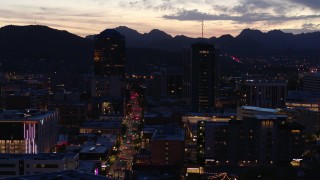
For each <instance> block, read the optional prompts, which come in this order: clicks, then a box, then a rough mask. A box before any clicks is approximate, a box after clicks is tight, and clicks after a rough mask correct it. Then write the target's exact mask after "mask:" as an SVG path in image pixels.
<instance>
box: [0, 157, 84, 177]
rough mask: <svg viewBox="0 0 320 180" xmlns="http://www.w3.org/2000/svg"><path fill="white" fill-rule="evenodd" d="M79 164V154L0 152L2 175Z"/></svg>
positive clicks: (29, 172) (0, 170) (38, 171)
mask: <svg viewBox="0 0 320 180" xmlns="http://www.w3.org/2000/svg"><path fill="white" fill-rule="evenodd" d="M78 166H79V154H74V153H73V154H50V153H41V154H0V177H9V176H22V175H30V174H39V173H48V172H55V171H63V170H74V169H77V168H78Z"/></svg>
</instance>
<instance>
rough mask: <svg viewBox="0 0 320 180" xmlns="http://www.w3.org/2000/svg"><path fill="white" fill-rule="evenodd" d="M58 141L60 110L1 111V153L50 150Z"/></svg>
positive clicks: (31, 152) (30, 152)
mask: <svg viewBox="0 0 320 180" xmlns="http://www.w3.org/2000/svg"><path fill="white" fill-rule="evenodd" d="M57 141H58V112H55V111H42V112H39V111H37V110H25V111H16V110H11V111H3V112H2V113H0V153H10V154H18V153H29V154H33V153H40V152H50V150H51V149H52V148H54V146H55V144H56V143H57Z"/></svg>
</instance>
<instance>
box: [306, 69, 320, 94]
mask: <svg viewBox="0 0 320 180" xmlns="http://www.w3.org/2000/svg"><path fill="white" fill-rule="evenodd" d="M303 90H306V91H316V92H319V91H320V73H315V74H309V75H307V76H304V77H303Z"/></svg>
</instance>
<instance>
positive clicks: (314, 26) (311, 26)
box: [301, 23, 320, 30]
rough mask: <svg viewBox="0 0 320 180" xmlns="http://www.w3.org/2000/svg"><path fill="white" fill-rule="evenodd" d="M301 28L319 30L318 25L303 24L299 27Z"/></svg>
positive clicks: (319, 26) (319, 25)
mask: <svg viewBox="0 0 320 180" xmlns="http://www.w3.org/2000/svg"><path fill="white" fill-rule="evenodd" d="M301 28H303V29H308V30H317V29H319V28H320V24H313V23H305V24H303V25H302V26H301Z"/></svg>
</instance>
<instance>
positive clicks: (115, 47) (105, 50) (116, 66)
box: [94, 29, 125, 77]
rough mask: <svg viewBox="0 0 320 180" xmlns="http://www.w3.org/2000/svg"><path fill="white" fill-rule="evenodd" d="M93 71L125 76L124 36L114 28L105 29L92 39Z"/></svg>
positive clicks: (105, 74)
mask: <svg viewBox="0 0 320 180" xmlns="http://www.w3.org/2000/svg"><path fill="white" fill-rule="evenodd" d="M94 73H95V75H101V76H113V75H116V76H119V75H120V76H122V77H124V76H125V37H124V36H123V35H121V34H120V33H119V32H117V31H116V30H114V29H106V30H104V31H102V32H101V33H100V34H99V35H97V36H96V37H95V39H94Z"/></svg>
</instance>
